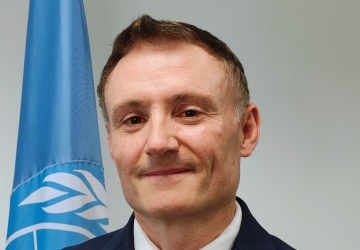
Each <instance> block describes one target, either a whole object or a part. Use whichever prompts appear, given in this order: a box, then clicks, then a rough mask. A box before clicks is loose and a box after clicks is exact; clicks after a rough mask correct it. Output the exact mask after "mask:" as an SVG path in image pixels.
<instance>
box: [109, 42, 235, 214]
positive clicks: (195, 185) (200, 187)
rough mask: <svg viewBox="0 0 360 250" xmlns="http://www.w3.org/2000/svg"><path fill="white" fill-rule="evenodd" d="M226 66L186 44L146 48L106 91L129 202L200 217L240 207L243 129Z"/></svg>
mask: <svg viewBox="0 0 360 250" xmlns="http://www.w3.org/2000/svg"><path fill="white" fill-rule="evenodd" d="M222 72H223V68H222V63H221V62H220V61H219V60H216V59H214V58H213V57H212V56H210V55H209V54H208V53H207V52H206V51H205V50H203V49H202V48H200V47H198V46H196V45H192V44H188V43H182V44H172V45H168V46H160V47H159V46H158V47H156V46H151V45H140V46H139V47H136V48H135V49H133V50H132V51H131V52H130V53H128V54H127V55H126V56H125V57H124V58H122V59H121V60H120V61H119V63H118V64H117V66H116V67H115V69H114V71H113V72H112V73H111V75H110V77H109V80H108V83H107V86H106V89H105V96H106V109H107V110H108V114H109V120H110V121H109V126H108V141H109V145H110V152H111V156H112V158H113V160H114V162H115V164H116V167H117V170H118V173H119V176H120V181H121V185H122V189H123V192H124V195H125V198H126V200H127V202H128V203H129V205H130V206H131V207H132V208H133V209H134V210H135V212H136V213H139V214H141V215H143V216H151V217H162V216H174V213H176V214H177V215H189V214H193V215H196V214H197V213H199V212H201V213H203V212H206V211H208V212H209V211H216V210H217V209H220V208H221V207H223V206H224V205H225V204H229V202H234V198H235V193H236V190H237V187H238V184H239V178H240V147H241V145H240V144H241V139H242V138H241V137H242V133H241V128H240V125H239V124H238V123H237V122H236V120H235V113H234V112H235V111H234V107H233V103H234V102H233V100H234V94H233V91H232V89H231V88H230V87H228V86H227V84H225V79H224V76H223V74H222Z"/></svg>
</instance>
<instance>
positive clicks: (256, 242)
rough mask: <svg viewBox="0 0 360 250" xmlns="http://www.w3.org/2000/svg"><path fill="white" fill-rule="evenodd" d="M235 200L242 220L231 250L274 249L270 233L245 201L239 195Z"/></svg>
mask: <svg viewBox="0 0 360 250" xmlns="http://www.w3.org/2000/svg"><path fill="white" fill-rule="evenodd" d="M236 201H237V202H238V203H239V204H240V207H241V210H242V220H241V226H240V231H239V234H238V236H237V237H236V239H235V242H234V245H233V247H232V250H249V249H251V250H275V246H274V243H273V241H272V238H271V236H270V234H269V233H268V232H266V230H265V229H264V228H262V227H261V226H260V224H259V223H258V222H257V221H256V219H255V218H254V217H253V216H252V214H251V213H250V210H249V208H248V207H247V205H246V204H245V202H244V201H243V200H242V199H240V198H239V197H236Z"/></svg>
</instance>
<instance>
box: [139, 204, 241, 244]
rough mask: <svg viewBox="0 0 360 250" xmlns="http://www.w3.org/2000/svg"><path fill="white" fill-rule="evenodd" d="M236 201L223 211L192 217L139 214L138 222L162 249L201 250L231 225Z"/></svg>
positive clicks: (203, 213)
mask: <svg viewBox="0 0 360 250" xmlns="http://www.w3.org/2000/svg"><path fill="white" fill-rule="evenodd" d="M235 202H236V201H235V200H232V201H231V202H229V203H228V204H226V205H225V206H223V207H222V208H221V209H218V210H214V209H212V210H211V211H206V212H204V211H203V212H201V213H199V214H192V215H189V216H185V215H182V216H178V217H176V216H174V215H172V216H168V217H157V218H153V217H148V216H143V215H141V214H139V213H137V212H135V217H136V220H137V221H138V223H139V225H140V226H141V228H142V229H143V230H144V232H145V233H146V234H147V235H148V237H149V238H150V240H151V241H152V242H153V243H154V244H155V245H157V246H158V247H159V248H160V249H161V250H170V249H171V250H178V249H181V250H190V249H200V248H202V247H204V246H206V245H207V244H209V243H210V242H212V241H213V240H215V239H216V238H217V237H219V236H220V234H221V233H222V232H223V231H224V229H225V228H226V227H227V226H228V225H229V224H230V222H231V221H232V219H233V217H234V214H235V209H236V207H235Z"/></svg>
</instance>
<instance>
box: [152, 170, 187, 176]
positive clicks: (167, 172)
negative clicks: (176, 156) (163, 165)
mask: <svg viewBox="0 0 360 250" xmlns="http://www.w3.org/2000/svg"><path fill="white" fill-rule="evenodd" d="M189 171H191V169H188V168H174V169H164V170H157V171H151V172H149V173H146V174H145V176H164V175H176V174H182V173H186V172H189Z"/></svg>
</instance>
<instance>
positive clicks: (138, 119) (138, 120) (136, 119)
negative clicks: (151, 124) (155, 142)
mask: <svg viewBox="0 0 360 250" xmlns="http://www.w3.org/2000/svg"><path fill="white" fill-rule="evenodd" d="M128 121H129V122H130V123H131V124H139V123H141V122H142V118H141V117H139V116H133V117H130V118H129V119H128Z"/></svg>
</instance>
